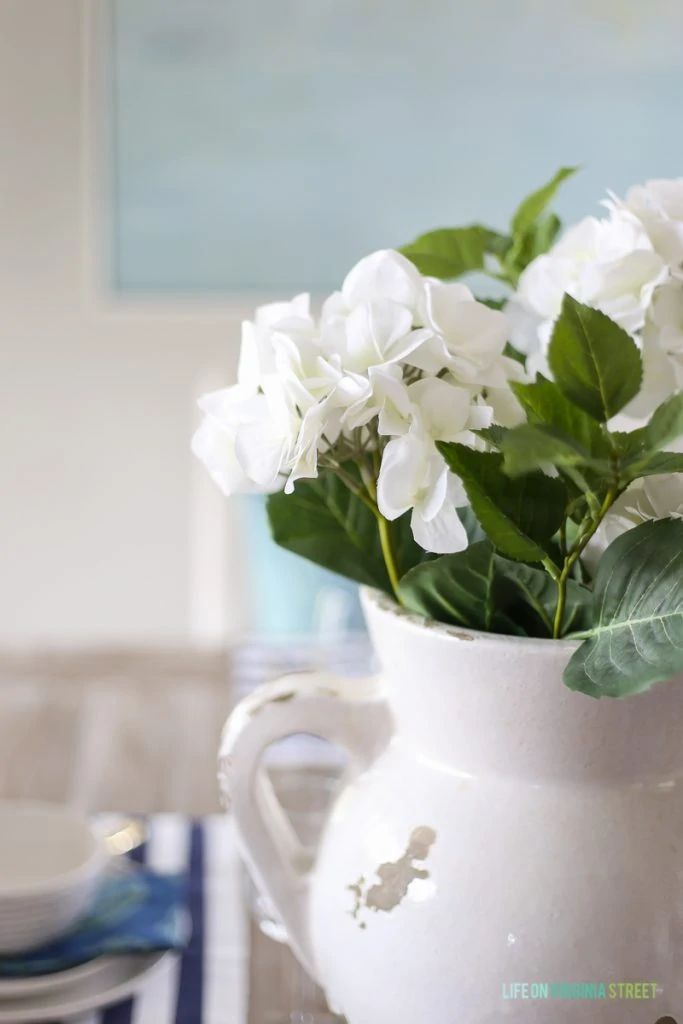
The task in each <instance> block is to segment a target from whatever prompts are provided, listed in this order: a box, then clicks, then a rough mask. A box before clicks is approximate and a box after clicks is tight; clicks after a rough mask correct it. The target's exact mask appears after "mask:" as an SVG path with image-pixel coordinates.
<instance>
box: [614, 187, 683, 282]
mask: <svg viewBox="0 0 683 1024" xmlns="http://www.w3.org/2000/svg"><path fill="white" fill-rule="evenodd" d="M623 205H624V208H625V209H626V210H629V211H630V212H631V213H632V214H634V215H635V216H636V217H637V218H638V220H639V221H640V222H641V224H642V225H643V226H644V228H645V230H646V231H647V234H648V237H649V239H650V241H651V242H652V245H653V247H654V249H655V251H656V252H658V253H659V254H660V256H662V258H663V259H664V260H666V262H667V263H668V265H669V266H670V267H672V268H675V269H677V270H680V269H681V267H682V266H683V178H676V179H673V180H668V181H667V180H662V179H657V180H654V181H647V182H645V184H644V185H634V187H633V188H631V189H630V190H629V191H628V192H627V194H626V199H625V200H624V203H623Z"/></svg>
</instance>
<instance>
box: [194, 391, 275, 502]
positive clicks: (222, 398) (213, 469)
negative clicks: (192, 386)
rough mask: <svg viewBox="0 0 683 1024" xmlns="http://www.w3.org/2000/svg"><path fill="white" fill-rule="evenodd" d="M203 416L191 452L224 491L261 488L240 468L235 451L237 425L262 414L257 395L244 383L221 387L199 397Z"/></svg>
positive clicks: (243, 490)
mask: <svg viewBox="0 0 683 1024" xmlns="http://www.w3.org/2000/svg"><path fill="white" fill-rule="evenodd" d="M199 407H200V409H201V410H202V411H203V412H204V419H203V421H202V423H201V425H200V427H199V428H198V430H197V431H196V433H195V435H194V437H193V438H192V451H193V453H194V454H195V455H196V456H197V458H198V459H200V461H201V462H203V463H204V465H205V466H206V468H207V470H208V471H209V474H210V475H211V478H212V479H213V480H214V481H215V483H216V484H217V485H218V486H219V487H220V489H221V490H222V491H223V493H224V494H227V495H231V494H249V493H252V492H259V491H263V488H262V487H260V486H259V485H258V484H257V483H256V481H254V480H252V479H250V477H249V476H248V475H247V474H246V473H245V471H244V469H243V468H242V466H241V464H240V462H239V460H238V458H237V453H236V451H235V439H236V436H237V431H238V429H239V427H240V425H242V424H244V423H249V422H254V423H258V421H259V419H260V417H261V416H262V415H263V406H262V402H261V401H260V399H259V396H258V395H257V394H255V392H254V391H252V390H251V389H249V388H246V387H245V386H243V385H239V384H237V385H235V386H234V387H231V388H223V389H222V390H220V391H213V392H211V393H210V394H208V395H204V396H203V397H202V398H200V400H199Z"/></svg>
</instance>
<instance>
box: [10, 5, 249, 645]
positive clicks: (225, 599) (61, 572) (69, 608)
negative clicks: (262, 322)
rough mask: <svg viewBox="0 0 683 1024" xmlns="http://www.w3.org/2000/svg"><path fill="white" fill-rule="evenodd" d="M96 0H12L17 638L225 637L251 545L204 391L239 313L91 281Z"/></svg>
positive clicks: (223, 357) (226, 351) (230, 349)
mask: <svg viewBox="0 0 683 1024" xmlns="http://www.w3.org/2000/svg"><path fill="white" fill-rule="evenodd" d="M89 8H90V3H89V2H88V0H0V418H1V429H0V474H1V475H0V643H2V644H20V645H24V644H46V643H47V644H53V643H55V644H60V645H61V644H65V645H69V644H74V643H79V644H81V643H84V642H85V643H99V642H131V641H132V642H136V641H159V640H162V641H167V640H170V641H176V640H177V641H183V640H184V639H186V638H187V636H188V635H189V634H192V635H194V636H195V638H202V637H203V638H206V639H212V638H214V639H215V638H217V637H220V636H221V635H222V634H223V633H225V631H226V629H227V630H231V629H235V628H237V627H239V625H240V624H241V622H242V621H243V613H242V611H241V605H242V602H241V600H240V588H239V585H236V584H235V581H236V580H239V573H240V572H241V564H240V561H239V542H238V539H237V537H236V534H235V529H234V526H233V525H232V522H231V520H230V516H231V511H230V509H229V507H228V506H227V504H225V503H224V502H223V501H222V500H221V498H220V496H219V495H218V493H217V492H215V493H214V490H213V488H212V485H211V484H210V482H209V481H208V480H205V479H204V477H203V475H202V474H201V472H200V471H198V467H195V466H193V464H192V459H191V456H190V454H189V439H190V434H191V430H192V424H193V417H194V413H193V403H192V398H193V394H194V393H196V390H197V388H198V387H201V386H202V384H207V383H208V382H216V383H218V382H219V381H220V380H222V379H224V380H225V381H226V382H227V380H228V378H229V376H230V374H231V373H232V372H234V362H235V355H236V351H235V349H236V346H235V337H236V327H237V324H238V321H239V318H240V314H239V311H237V310H229V309H228V310H225V309H224V310H219V309H216V310H209V309H192V308H186V309H179V310H158V309H157V310H152V309H145V308H143V307H139V308H134V307H129V308H127V309H123V308H117V307H116V305H112V304H111V303H109V302H107V300H106V298H99V297H98V296H97V294H96V290H93V287H92V283H91V279H92V277H93V274H92V271H93V263H92V261H93V259H96V258H97V256H98V252H99V248H100V242H101V239H99V240H98V239H97V238H96V239H95V241H94V244H93V242H92V239H91V238H90V232H91V230H93V225H92V224H91V217H90V212H91V211H90V205H89V204H90V189H91V185H92V184H93V181H91V180H90V175H91V174H94V175H97V174H98V171H97V168H96V166H95V167H94V168H93V169H90V168H91V165H90V163H89V158H90V155H91V153H90V147H91V139H90V131H89V129H90V123H89V116H90V112H91V111H92V101H93V97H92V96H91V95H90V84H89V83H88V79H87V75H86V74H85V73H84V69H85V64H84V54H85V53H86V49H87V48H86V43H87V38H86V37H87V36H88V28H87V26H88V20H87V17H86V15H88V13H89ZM96 143H97V140H96ZM95 183H96V182H95ZM96 276H97V271H96V272H95V277H96ZM229 581H231V583H232V586H231V585H230V582H229Z"/></svg>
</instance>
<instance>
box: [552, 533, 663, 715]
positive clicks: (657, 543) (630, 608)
mask: <svg viewBox="0 0 683 1024" xmlns="http://www.w3.org/2000/svg"><path fill="white" fill-rule="evenodd" d="M593 623H594V624H593V626H592V628H591V630H590V632H589V635H588V638H587V639H586V640H584V642H583V643H582V644H581V646H580V647H579V649H578V650H577V651H575V653H574V654H573V656H572V658H571V660H570V662H569V664H568V665H567V668H566V669H565V673H564V680H565V683H566V684H567V686H568V687H569V688H570V689H572V690H578V691H580V692H581V693H586V694H589V695H590V696H592V697H627V696H629V695H630V694H633V693H640V692H642V691H643V690H648V689H649V688H650V687H651V686H652V685H653V684H654V683H659V682H662V681H664V680H667V679H670V678H671V677H672V676H674V675H676V674H677V673H678V672H682V671H683V521H681V520H679V519H660V520H657V521H652V522H648V523H643V524H642V526H637V527H636V528H635V529H633V530H629V531H628V532H627V533H624V534H622V535H621V537H618V538H617V540H615V541H614V542H613V543H612V544H610V546H609V547H608V548H607V551H606V552H605V554H604V555H603V557H602V558H601V560H600V562H599V564H598V568H597V572H596V575H595V581H594V586H593Z"/></svg>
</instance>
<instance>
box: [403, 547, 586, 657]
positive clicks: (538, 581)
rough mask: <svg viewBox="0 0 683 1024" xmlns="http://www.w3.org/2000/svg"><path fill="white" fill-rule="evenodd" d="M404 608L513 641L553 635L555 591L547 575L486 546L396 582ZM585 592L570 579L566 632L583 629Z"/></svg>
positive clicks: (429, 565) (436, 561) (446, 557)
mask: <svg viewBox="0 0 683 1024" xmlns="http://www.w3.org/2000/svg"><path fill="white" fill-rule="evenodd" d="M399 594H400V597H401V600H402V602H403V604H404V605H405V607H406V608H408V609H409V610H410V611H413V612H417V613H418V614H419V615H424V616H426V617H428V618H431V619H435V620H436V621H437V622H445V623H447V624H449V625H455V626H465V627H467V628H469V629H480V630H484V631H486V632H489V633H505V634H508V635H512V636H517V635H525V636H538V637H550V636H552V629H553V618H554V615H555V607H556V604H557V587H556V585H555V584H554V583H553V581H552V580H551V578H550V576H548V574H547V573H545V572H543V571H542V570H540V569H535V568H533V567H532V566H529V565H524V564H523V563H521V562H513V561H510V560H509V559H507V558H501V557H500V555H497V554H495V551H494V549H493V546H492V545H491V543H490V542H489V541H486V540H484V541H481V542H478V543H476V544H473V545H471V546H470V547H468V548H467V550H466V551H461V552H459V553H458V554H455V555H443V556H442V557H440V558H437V559H434V561H432V562H429V563H425V564H424V565H420V566H417V568H415V569H412V570H411V571H410V572H409V573H408V574H407V575H406V576H404V578H403V579H402V580H401V583H400V586H399ZM590 597H591V594H590V591H589V590H587V589H586V588H585V587H582V586H580V585H579V584H578V583H575V582H574V581H573V580H570V581H569V586H568V590H567V605H566V612H565V616H566V623H567V628H574V629H576V628H579V627H581V626H583V625H585V624H586V618H585V611H586V608H587V607H588V606H589V604H590Z"/></svg>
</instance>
